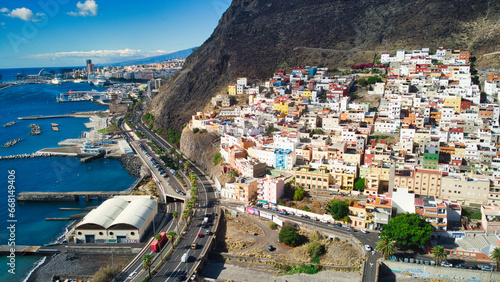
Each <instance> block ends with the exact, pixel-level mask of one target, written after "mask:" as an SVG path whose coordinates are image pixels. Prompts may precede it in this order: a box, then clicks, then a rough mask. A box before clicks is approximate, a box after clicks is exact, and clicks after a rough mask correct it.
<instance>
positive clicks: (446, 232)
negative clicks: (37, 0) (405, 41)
mask: <svg viewBox="0 0 500 282" xmlns="http://www.w3.org/2000/svg"><path fill="white" fill-rule="evenodd" d="M377 63H378V65H372V64H370V65H369V66H368V67H366V66H363V68H364V69H365V70H367V71H350V72H345V71H344V72H343V73H342V72H341V71H338V70H335V71H332V70H329V69H327V68H321V67H312V66H309V67H296V68H294V69H292V70H285V69H282V70H279V71H278V72H276V73H275V74H274V75H273V77H271V78H269V80H267V81H265V82H264V83H261V84H251V83H249V81H248V79H247V78H239V79H238V80H237V81H236V84H231V85H228V87H227V89H226V90H225V91H223V92H222V93H220V94H219V95H217V96H216V97H214V98H212V101H211V102H212V106H213V109H214V110H213V111H207V112H198V113H197V114H196V115H193V116H192V119H191V121H190V123H189V126H190V128H191V129H192V130H193V132H198V131H208V132H214V133H217V134H218V135H220V151H219V153H218V154H217V155H216V156H215V157H214V164H215V163H221V164H222V166H223V173H230V174H232V175H237V176H238V177H237V178H236V179H235V180H234V181H227V182H224V181H220V182H218V180H217V181H216V186H217V188H218V194H219V196H220V197H222V198H225V199H230V200H234V201H239V202H241V203H243V204H256V205H259V206H264V207H268V208H271V209H274V210H280V211H284V212H286V211H288V212H289V213H290V211H291V210H294V211H295V214H299V215H308V216H312V217H313V218H316V219H321V220H322V221H325V222H330V223H334V222H336V220H334V219H333V218H332V217H331V215H328V214H313V213H309V212H305V211H301V210H297V206H295V209H290V208H289V207H288V205H287V203H285V202H284V201H282V200H280V199H281V198H282V197H283V196H284V193H285V189H286V188H285V187H286V185H287V184H286V183H291V184H292V185H293V186H294V187H297V188H299V187H300V188H304V189H305V191H307V192H308V193H309V194H310V195H323V196H325V197H326V198H327V199H328V200H329V199H333V198H340V199H344V198H349V199H355V200H353V201H351V202H350V204H349V219H348V220H347V219H344V220H340V222H342V223H343V224H344V225H345V226H347V227H348V228H356V229H363V230H365V229H368V230H382V229H383V227H384V225H386V224H388V223H389V220H390V219H391V218H393V217H395V216H396V215H398V214H403V213H417V214H419V215H421V216H423V217H424V218H425V219H426V221H427V222H429V223H430V224H431V225H432V226H433V228H434V231H433V233H432V237H431V238H432V239H433V242H434V243H435V242H441V243H443V242H445V241H447V240H450V239H451V240H453V239H455V242H456V244H458V247H456V246H455V249H454V251H456V252H460V254H462V255H465V256H469V257H476V258H479V257H481V256H483V257H485V258H488V257H489V254H490V251H491V250H492V249H493V248H494V247H495V246H496V245H497V242H498V238H497V237H496V235H497V233H498V230H499V228H500V221H499V218H500V205H499V203H498V201H499V199H500V198H499V195H500V171H499V167H500V156H499V155H498V153H497V152H498V147H499V145H500V127H499V116H500V107H499V105H498V104H497V103H496V102H495V101H496V100H499V98H500V97H498V95H499V94H500V75H495V74H493V73H492V74H490V75H489V77H487V78H486V80H485V82H484V87H483V89H484V90H483V92H482V91H481V88H480V86H479V85H478V84H477V83H478V82H477V76H476V73H477V70H475V69H474V58H472V57H471V56H470V53H469V51H464V50H451V49H446V48H437V49H435V50H433V51H432V52H431V50H430V49H429V48H423V49H421V50H413V51H406V50H399V51H397V52H394V53H392V54H390V53H384V54H381V56H380V61H379V62H377ZM354 68H357V67H356V66H353V69H354ZM497 97H498V98H497ZM266 172H267V173H266ZM299 208H300V207H299ZM465 208H467V209H472V210H474V209H476V210H479V209H480V211H481V214H482V217H481V218H479V219H478V220H477V221H469V220H464V218H463V217H462V215H463V211H464V209H465ZM301 209H303V210H309V208H301ZM292 213H293V212H292ZM346 223H348V224H346Z"/></svg>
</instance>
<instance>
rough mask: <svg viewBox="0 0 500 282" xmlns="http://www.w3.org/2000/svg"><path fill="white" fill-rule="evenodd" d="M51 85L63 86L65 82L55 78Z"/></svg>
mask: <svg viewBox="0 0 500 282" xmlns="http://www.w3.org/2000/svg"><path fill="white" fill-rule="evenodd" d="M50 84H53V85H62V84H63V81H62V79H61V78H59V77H57V76H56V77H54V78H53V79H52V80H51V81H50Z"/></svg>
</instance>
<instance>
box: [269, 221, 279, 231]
mask: <svg viewBox="0 0 500 282" xmlns="http://www.w3.org/2000/svg"><path fill="white" fill-rule="evenodd" d="M269 228H270V229H271V230H276V229H278V224H276V223H275V222H271V224H269Z"/></svg>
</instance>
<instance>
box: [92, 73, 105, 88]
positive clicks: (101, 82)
mask: <svg viewBox="0 0 500 282" xmlns="http://www.w3.org/2000/svg"><path fill="white" fill-rule="evenodd" d="M88 82H89V84H93V85H95V86H100V87H102V86H107V85H109V84H110V83H109V82H108V81H107V80H106V78H105V77H104V76H103V75H95V74H94V75H89V78H88Z"/></svg>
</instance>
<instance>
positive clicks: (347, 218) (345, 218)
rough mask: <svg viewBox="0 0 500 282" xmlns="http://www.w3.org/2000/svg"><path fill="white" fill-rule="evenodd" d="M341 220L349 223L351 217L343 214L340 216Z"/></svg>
mask: <svg viewBox="0 0 500 282" xmlns="http://www.w3.org/2000/svg"><path fill="white" fill-rule="evenodd" d="M342 220H343V221H344V222H345V223H350V222H351V218H350V217H349V216H348V215H346V216H344V217H343V218H342Z"/></svg>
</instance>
